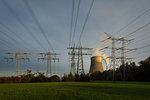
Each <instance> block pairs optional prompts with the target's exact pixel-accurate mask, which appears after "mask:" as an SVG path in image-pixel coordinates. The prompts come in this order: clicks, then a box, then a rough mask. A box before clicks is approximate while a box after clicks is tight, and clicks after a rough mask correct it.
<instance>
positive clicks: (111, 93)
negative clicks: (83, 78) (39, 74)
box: [0, 82, 150, 100]
mask: <svg viewBox="0 0 150 100" xmlns="http://www.w3.org/2000/svg"><path fill="white" fill-rule="evenodd" d="M0 100H150V83H142V82H141V83H136V82H132V83H129V82H114V83H113V82H60V83H22V84H0Z"/></svg>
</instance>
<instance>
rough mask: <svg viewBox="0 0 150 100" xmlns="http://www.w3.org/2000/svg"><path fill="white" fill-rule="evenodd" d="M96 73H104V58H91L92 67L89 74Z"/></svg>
mask: <svg viewBox="0 0 150 100" xmlns="http://www.w3.org/2000/svg"><path fill="white" fill-rule="evenodd" d="M96 71H100V72H103V71H104V70H103V65H102V57H101V56H93V57H91V66H90V71H89V73H94V72H96Z"/></svg>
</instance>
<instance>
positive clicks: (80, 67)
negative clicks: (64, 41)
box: [67, 44, 93, 74]
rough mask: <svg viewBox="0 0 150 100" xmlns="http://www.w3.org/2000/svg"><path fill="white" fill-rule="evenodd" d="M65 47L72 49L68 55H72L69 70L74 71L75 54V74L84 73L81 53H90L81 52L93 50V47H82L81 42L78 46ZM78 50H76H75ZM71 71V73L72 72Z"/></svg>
mask: <svg viewBox="0 0 150 100" xmlns="http://www.w3.org/2000/svg"><path fill="white" fill-rule="evenodd" d="M67 49H72V51H71V52H70V53H68V55H72V57H71V71H72V70H73V72H75V56H78V58H77V59H78V60H77V71H76V73H77V74H80V73H84V63H83V55H92V54H89V53H83V50H93V48H86V47H82V46H81V44H80V45H79V46H78V47H69V48H67ZM75 50H78V52H75ZM73 72H72V73H73Z"/></svg>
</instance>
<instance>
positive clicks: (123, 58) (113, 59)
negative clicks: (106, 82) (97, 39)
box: [101, 32, 135, 80]
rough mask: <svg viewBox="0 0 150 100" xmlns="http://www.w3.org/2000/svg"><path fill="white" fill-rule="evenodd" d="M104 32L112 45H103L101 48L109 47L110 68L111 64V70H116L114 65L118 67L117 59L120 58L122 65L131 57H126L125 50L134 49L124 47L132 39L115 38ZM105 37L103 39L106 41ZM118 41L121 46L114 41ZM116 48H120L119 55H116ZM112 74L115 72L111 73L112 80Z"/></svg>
mask: <svg viewBox="0 0 150 100" xmlns="http://www.w3.org/2000/svg"><path fill="white" fill-rule="evenodd" d="M104 33H105V34H106V35H107V36H108V38H107V39H110V40H111V41H112V47H105V48H103V49H111V56H110V57H109V58H111V64H110V69H111V66H112V67H113V70H116V66H118V67H119V64H118V63H117V59H121V64H122V65H124V64H125V63H126V61H127V60H128V59H132V58H128V57H127V56H126V52H127V50H135V49H129V48H126V43H128V42H130V41H132V40H133V39H130V40H128V39H126V38H125V37H121V38H115V37H113V36H111V35H109V34H107V33H106V32H104ZM107 39H105V40H104V41H106V40H107ZM118 41H121V43H122V46H121V47H116V42H118ZM101 50H102V49H101ZM117 50H121V56H120V57H117V56H116V51H117ZM114 74H115V73H113V80H114ZM123 77H125V68H124V69H123Z"/></svg>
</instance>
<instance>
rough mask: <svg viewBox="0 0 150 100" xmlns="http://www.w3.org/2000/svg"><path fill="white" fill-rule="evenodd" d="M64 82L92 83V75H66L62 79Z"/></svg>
mask: <svg viewBox="0 0 150 100" xmlns="http://www.w3.org/2000/svg"><path fill="white" fill-rule="evenodd" d="M62 81H63V82H65V81H83V82H85V81H90V75H89V74H83V73H82V74H77V73H76V74H75V75H73V74H72V73H71V72H70V73H69V74H68V75H66V74H64V76H63V77H62Z"/></svg>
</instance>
